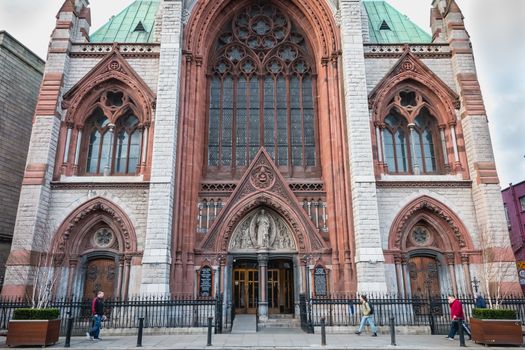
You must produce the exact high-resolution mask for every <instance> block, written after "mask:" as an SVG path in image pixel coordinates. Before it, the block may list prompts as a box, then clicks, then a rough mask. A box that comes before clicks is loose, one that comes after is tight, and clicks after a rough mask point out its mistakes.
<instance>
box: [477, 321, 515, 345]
mask: <svg viewBox="0 0 525 350" xmlns="http://www.w3.org/2000/svg"><path fill="white" fill-rule="evenodd" d="M470 326H471V331H472V340H473V341H475V342H476V343H481V344H488V345H493V344H494V345H522V344H523V335H522V332H521V321H519V320H492V319H484V320H480V319H477V318H471V319H470Z"/></svg>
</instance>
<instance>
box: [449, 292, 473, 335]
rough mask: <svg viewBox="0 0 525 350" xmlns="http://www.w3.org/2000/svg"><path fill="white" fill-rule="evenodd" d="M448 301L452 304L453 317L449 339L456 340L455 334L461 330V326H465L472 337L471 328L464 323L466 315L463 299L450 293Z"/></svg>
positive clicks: (451, 312) (451, 313)
mask: <svg viewBox="0 0 525 350" xmlns="http://www.w3.org/2000/svg"><path fill="white" fill-rule="evenodd" d="M448 303H449V304H450V317H451V318H452V322H451V323H450V331H449V332H448V336H447V339H448V340H454V336H455V335H456V332H457V331H458V330H459V327H464V328H465V331H466V332H467V334H468V335H469V337H470V330H469V329H468V328H467V327H465V326H464V325H463V320H464V319H465V315H464V314H463V306H462V305H461V301H459V300H458V299H456V296H455V295H453V294H449V296H448Z"/></svg>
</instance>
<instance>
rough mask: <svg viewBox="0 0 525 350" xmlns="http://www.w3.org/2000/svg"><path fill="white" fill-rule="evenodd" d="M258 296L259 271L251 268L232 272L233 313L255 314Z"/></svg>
mask: <svg viewBox="0 0 525 350" xmlns="http://www.w3.org/2000/svg"><path fill="white" fill-rule="evenodd" d="M258 296H259V271H258V270H257V269H251V268H236V269H234V270H233V302H234V305H235V313H237V314H255V313H256V311H257V299H258Z"/></svg>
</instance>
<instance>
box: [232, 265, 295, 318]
mask: <svg viewBox="0 0 525 350" xmlns="http://www.w3.org/2000/svg"><path fill="white" fill-rule="evenodd" d="M265 283H266V297H267V301H268V313H269V314H279V313H293V312H294V293H293V270H292V264H291V262H290V263H287V262H285V263H282V262H270V263H269V264H268V269H267V274H266V280H265ZM259 284H260V279H259V269H258V267H257V266H251V267H234V269H233V304H234V306H235V313H238V314H255V313H256V312H257V305H258V301H259V295H260V294H259Z"/></svg>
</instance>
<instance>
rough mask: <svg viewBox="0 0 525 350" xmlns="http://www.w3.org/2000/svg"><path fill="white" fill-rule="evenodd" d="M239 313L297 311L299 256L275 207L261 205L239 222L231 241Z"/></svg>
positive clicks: (234, 303) (233, 288)
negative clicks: (273, 208)
mask: <svg viewBox="0 0 525 350" xmlns="http://www.w3.org/2000/svg"><path fill="white" fill-rule="evenodd" d="M229 257H230V261H231V265H230V266H231V271H232V273H231V298H232V307H233V308H235V313H236V314H255V313H256V312H257V310H258V311H259V315H260V316H261V317H262V318H263V319H264V318H266V317H268V316H269V315H273V314H294V313H295V305H296V300H297V299H298V295H297V293H296V285H297V284H298V281H297V280H296V276H298V273H297V269H298V264H297V262H298V260H297V251H296V244H295V240H294V237H293V235H292V233H291V230H290V228H289V227H288V225H287V224H286V223H285V221H284V219H283V218H282V217H281V216H280V215H279V214H278V213H277V212H275V211H274V210H272V209H269V208H266V207H260V208H257V209H255V210H253V211H252V212H250V213H249V214H247V215H246V216H245V217H244V218H243V219H242V220H241V221H240V223H239V224H238V225H237V227H236V229H235V231H234V233H233V235H232V239H231V241H230V245H229Z"/></svg>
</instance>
